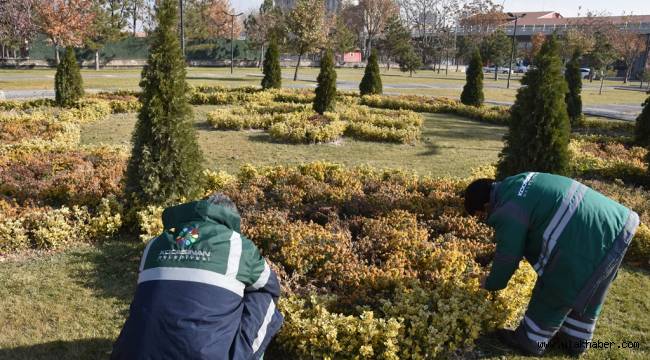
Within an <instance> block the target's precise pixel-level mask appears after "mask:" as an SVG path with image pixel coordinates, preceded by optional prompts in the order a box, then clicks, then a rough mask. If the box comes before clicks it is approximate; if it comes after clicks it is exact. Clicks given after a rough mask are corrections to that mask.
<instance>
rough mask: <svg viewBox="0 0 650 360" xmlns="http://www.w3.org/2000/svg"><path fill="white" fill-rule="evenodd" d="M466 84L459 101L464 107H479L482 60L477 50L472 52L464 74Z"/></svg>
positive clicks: (481, 94)
mask: <svg viewBox="0 0 650 360" xmlns="http://www.w3.org/2000/svg"><path fill="white" fill-rule="evenodd" d="M466 78H467V82H466V83H465V86H464V87H463V92H462V93H461V94H460V101H461V102H462V103H463V104H465V105H472V106H481V105H482V104H483V99H484V97H483V60H481V53H480V52H479V51H478V49H476V50H474V53H473V54H472V59H471V60H470V62H469V66H468V67H467V72H466Z"/></svg>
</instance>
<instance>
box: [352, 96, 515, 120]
mask: <svg viewBox="0 0 650 360" xmlns="http://www.w3.org/2000/svg"><path fill="white" fill-rule="evenodd" d="M360 103H361V104H362V105H367V106H370V107H375V108H383V109H394V110H411V111H416V112H428V113H448V114H456V115H460V116H464V117H468V118H470V119H474V120H478V121H484V122H488V123H492V124H498V125H507V124H508V121H509V119H510V112H509V109H508V108H506V107H499V106H492V107H487V106H481V107H475V106H469V105H464V104H462V103H460V102H459V101H456V100H451V99H447V98H433V97H425V96H417V95H402V96H381V95H367V96H363V97H362V98H361V102H360Z"/></svg>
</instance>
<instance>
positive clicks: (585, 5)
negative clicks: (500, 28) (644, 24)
mask: <svg viewBox="0 0 650 360" xmlns="http://www.w3.org/2000/svg"><path fill="white" fill-rule="evenodd" d="M494 1H495V2H496V3H503V5H504V8H505V10H506V11H546V10H555V11H557V12H559V13H560V14H562V15H564V16H566V17H569V16H576V15H578V7H579V6H582V10H581V11H580V12H581V13H582V14H584V13H585V12H586V11H587V10H595V11H598V12H600V11H606V12H608V13H610V14H611V15H621V13H622V12H623V11H625V13H626V14H629V13H630V12H632V13H633V14H634V15H650V1H649V0H505V1H504V0H494ZM261 3H262V0H231V4H232V5H233V7H234V8H235V9H236V10H238V11H248V10H251V9H257V8H259V6H260V4H261Z"/></svg>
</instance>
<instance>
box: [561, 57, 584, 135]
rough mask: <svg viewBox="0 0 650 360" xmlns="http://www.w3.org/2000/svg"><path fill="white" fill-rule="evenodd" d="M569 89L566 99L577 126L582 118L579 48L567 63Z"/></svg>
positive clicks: (566, 73)
mask: <svg viewBox="0 0 650 360" xmlns="http://www.w3.org/2000/svg"><path fill="white" fill-rule="evenodd" d="M564 78H565V79H566V82H567V85H568V86H569V91H568V92H567V93H566V96H565V101H566V106H567V112H568V113H569V120H570V122H571V126H577V125H579V123H580V119H582V98H581V96H580V93H581V92H582V73H581V72H580V52H578V51H577V50H576V51H575V52H574V53H573V56H572V57H571V60H570V61H569V62H568V63H567V65H566V70H565V71H564Z"/></svg>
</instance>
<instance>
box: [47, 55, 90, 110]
mask: <svg viewBox="0 0 650 360" xmlns="http://www.w3.org/2000/svg"><path fill="white" fill-rule="evenodd" d="M54 90H55V93H54V101H55V102H56V104H57V105H59V106H64V107H71V106H73V105H74V104H76V103H77V101H79V99H80V98H81V97H82V96H83V95H84V87H83V81H82V79H81V72H80V71H79V64H77V57H76V56H75V54H74V49H72V47H70V46H68V47H67V48H66V49H65V55H63V60H62V61H61V62H60V63H59V65H58V66H57V67H56V75H54Z"/></svg>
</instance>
